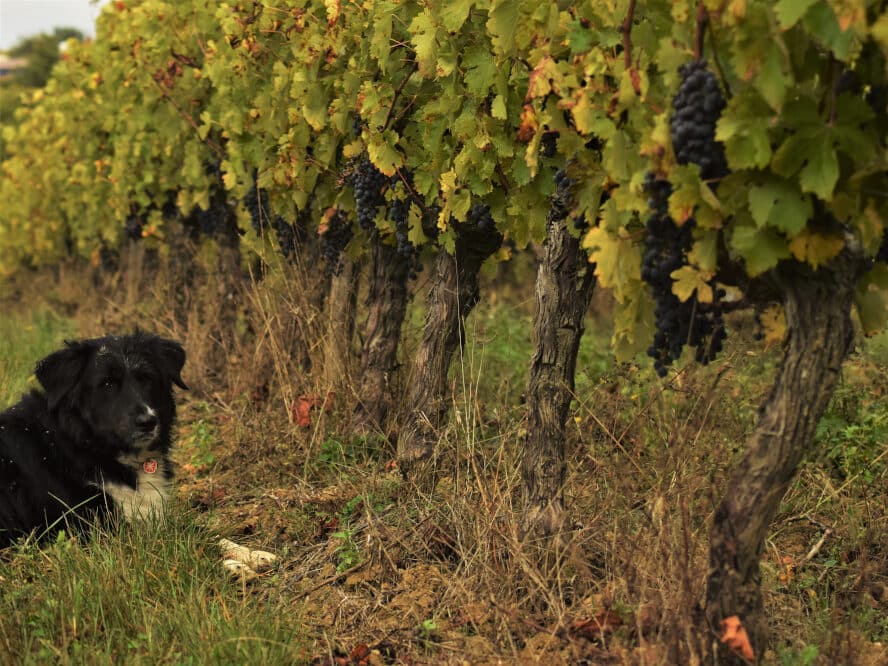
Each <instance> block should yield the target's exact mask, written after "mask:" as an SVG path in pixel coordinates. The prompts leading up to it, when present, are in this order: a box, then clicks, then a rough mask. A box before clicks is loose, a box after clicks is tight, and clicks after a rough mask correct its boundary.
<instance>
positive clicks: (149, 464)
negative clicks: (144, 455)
mask: <svg viewBox="0 0 888 666" xmlns="http://www.w3.org/2000/svg"><path fill="white" fill-rule="evenodd" d="M142 469H143V470H144V471H145V474H154V473H155V472H156V471H157V461H156V460H155V459H154V458H148V460H146V461H145V462H143V463H142Z"/></svg>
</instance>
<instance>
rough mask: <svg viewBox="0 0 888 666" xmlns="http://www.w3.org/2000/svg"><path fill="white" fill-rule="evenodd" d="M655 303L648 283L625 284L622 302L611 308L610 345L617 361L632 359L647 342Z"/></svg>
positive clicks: (648, 341) (650, 333) (652, 323)
mask: <svg viewBox="0 0 888 666" xmlns="http://www.w3.org/2000/svg"><path fill="white" fill-rule="evenodd" d="M653 313H654V304H653V302H652V301H651V297H650V294H649V293H648V289H647V285H645V284H644V283H643V282H641V281H640V280H634V281H632V282H630V283H629V284H627V285H626V286H625V288H624V299H623V302H622V303H620V302H618V303H617V304H616V307H615V308H614V332H613V335H612V336H611V348H612V349H613V350H614V356H615V357H616V359H617V361H618V362H620V363H625V362H627V361H631V360H632V358H633V357H634V356H635V355H636V354H638V353H640V352H642V351H644V350H645V349H646V348H647V346H648V345H649V344H650V340H651V338H652V337H653V331H654V317H653Z"/></svg>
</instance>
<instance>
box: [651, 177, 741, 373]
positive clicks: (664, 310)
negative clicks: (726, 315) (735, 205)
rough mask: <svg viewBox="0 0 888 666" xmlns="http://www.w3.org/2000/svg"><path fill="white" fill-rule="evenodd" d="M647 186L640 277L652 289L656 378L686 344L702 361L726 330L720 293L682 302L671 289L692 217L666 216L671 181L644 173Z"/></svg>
mask: <svg viewBox="0 0 888 666" xmlns="http://www.w3.org/2000/svg"><path fill="white" fill-rule="evenodd" d="M645 189H646V190H647V193H648V196H649V199H648V206H649V208H650V209H651V214H650V217H648V220H647V238H646V239H645V246H646V252H645V255H644V259H643V261H642V267H641V278H642V280H644V281H645V282H646V283H647V284H648V285H650V287H651V292H652V296H653V298H654V302H655V304H656V307H655V309H654V319H655V324H656V332H655V334H654V341H653V344H652V345H651V346H650V347H649V348H648V350H647V353H648V356H650V357H652V358H653V359H654V370H655V371H656V372H657V374H658V375H659V376H660V377H664V376H665V375H666V371H667V368H668V366H669V365H670V364H671V363H672V362H673V361H675V360H676V359H678V358H679V357H680V356H681V351H682V349H683V348H684V346H685V345H690V346H692V347H696V360H697V362H698V363H702V364H703V365H706V364H707V363H708V362H709V361H711V360H712V359H713V358H715V356H716V355H717V354H718V353H719V352H720V351H721V350H722V345H723V343H724V340H725V338H726V337H727V334H726V332H725V325H724V319H723V316H722V308H721V304H720V303H719V299H720V298H722V297H723V296H724V291H723V290H721V289H718V290H716V298H715V299H714V302H713V303H701V302H699V301H698V300H697V298H696V296H692V297H691V298H689V299H688V300H687V301H685V302H684V303H682V302H681V301H680V300H679V299H678V297H677V296H676V295H675V294H673V293H672V277H671V275H672V272H673V271H675V270H677V269H679V268H681V267H682V266H683V265H684V263H685V253H686V252H687V251H688V249H690V246H691V242H692V240H693V239H692V235H691V231H692V229H693V226H694V222H693V220H692V219H689V220H687V221H686V222H685V223H684V224H683V225H682V226H680V227H679V226H677V225H676V224H675V222H674V221H673V220H672V218H671V217H670V215H669V195H670V194H671V192H672V186H671V185H670V184H669V181H667V180H662V179H658V178H656V177H655V176H654V174H652V173H648V175H647V177H646V179H645Z"/></svg>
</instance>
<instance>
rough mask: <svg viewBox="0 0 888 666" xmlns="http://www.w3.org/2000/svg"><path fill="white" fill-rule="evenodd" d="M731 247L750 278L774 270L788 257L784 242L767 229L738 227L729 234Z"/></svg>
mask: <svg viewBox="0 0 888 666" xmlns="http://www.w3.org/2000/svg"><path fill="white" fill-rule="evenodd" d="M731 247H732V248H733V249H734V250H736V252H737V253H738V254H739V255H740V256H741V257H742V258H743V261H744V262H745V263H746V272H747V274H748V275H749V276H750V277H755V276H757V275H761V274H762V273H764V272H765V271H768V270H770V269H772V268H774V267H775V266H776V265H777V262H778V261H780V260H781V259H788V258H789V256H790V255H789V248H787V247H786V240H785V239H784V238H783V237H782V236H781V235H780V234H778V233H777V232H776V231H772V230H771V229H767V228H766V229H756V228H755V227H750V226H738V227H737V228H735V229H734V232H733V234H731Z"/></svg>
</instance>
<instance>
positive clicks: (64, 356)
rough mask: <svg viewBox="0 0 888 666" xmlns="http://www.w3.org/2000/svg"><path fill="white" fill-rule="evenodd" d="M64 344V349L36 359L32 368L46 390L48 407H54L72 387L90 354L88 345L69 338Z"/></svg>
mask: <svg viewBox="0 0 888 666" xmlns="http://www.w3.org/2000/svg"><path fill="white" fill-rule="evenodd" d="M65 345H67V346H66V347H65V348H64V349H60V350H59V351H57V352H53V353H52V354H50V355H49V356H47V357H46V358H44V359H42V360H40V361H37V367H36V368H35V369H34V374H35V375H36V376H37V381H39V382H40V385H41V386H42V387H43V389H44V390H45V391H46V399H47V402H48V403H49V408H50V409H55V407H56V406H57V405H58V404H59V402H60V401H61V399H62V398H63V397H64V396H66V395H67V394H68V393H70V392H71V391H72V390H73V389H74V387H75V386H76V385H77V382H78V381H79V380H80V377H81V375H82V374H83V369H84V367H85V366H86V362H87V360H88V359H89V356H90V347H89V346H88V345H85V344H83V343H81V342H72V341H70V340H66V341H65Z"/></svg>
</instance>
